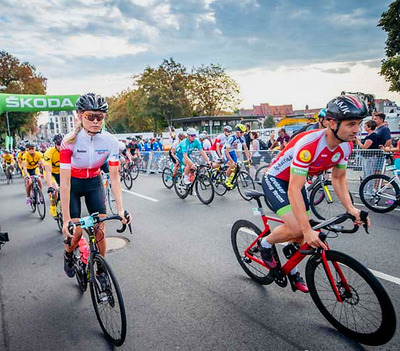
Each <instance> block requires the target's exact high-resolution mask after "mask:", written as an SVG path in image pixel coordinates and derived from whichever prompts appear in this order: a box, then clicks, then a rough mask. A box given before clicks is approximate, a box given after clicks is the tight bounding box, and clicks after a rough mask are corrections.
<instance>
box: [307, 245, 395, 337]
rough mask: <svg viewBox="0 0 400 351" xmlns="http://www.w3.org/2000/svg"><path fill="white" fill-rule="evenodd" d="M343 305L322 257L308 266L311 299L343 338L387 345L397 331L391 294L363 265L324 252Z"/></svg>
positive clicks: (313, 258) (314, 259) (333, 253)
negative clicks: (338, 298) (334, 289)
mask: <svg viewBox="0 0 400 351" xmlns="http://www.w3.org/2000/svg"><path fill="white" fill-rule="evenodd" d="M325 254H326V259H327V261H328V265H329V268H330V270H331V273H332V276H333V280H334V284H335V285H336V287H337V289H338V291H339V293H340V296H341V298H342V300H343V301H342V302H339V301H338V300H337V298H336V295H335V293H334V291H333V289H332V286H331V283H330V280H329V278H328V275H327V272H326V268H325V267H324V264H323V261H322V260H321V259H320V257H319V256H317V255H316V256H314V257H312V258H311V259H310V260H309V261H308V262H307V266H306V279H307V285H308V288H309V290H310V294H311V297H312V299H313V301H314V303H315V304H316V306H317V307H318V309H319V310H320V312H321V313H322V314H323V316H324V317H325V318H326V319H327V320H328V322H329V323H331V324H332V325H333V326H334V327H335V328H336V329H337V330H339V331H340V332H341V333H343V334H344V335H346V336H348V337H350V338H352V339H354V340H356V341H358V342H360V343H363V344H366V345H382V344H385V343H387V342H388V341H389V340H390V339H391V338H392V336H393V335H394V332H395V330H396V315H395V312H394V308H393V304H392V302H391V301H390V298H389V296H388V294H387V293H386V291H385V289H384V288H383V286H382V285H381V283H380V282H379V281H378V280H377V279H376V278H375V276H374V275H373V274H372V273H371V272H370V271H369V270H368V269H367V268H366V267H364V266H363V265H362V264H361V263H359V262H358V261H356V260H355V259H353V258H352V257H350V256H348V255H345V254H343V253H341V252H338V251H331V250H329V251H325Z"/></svg>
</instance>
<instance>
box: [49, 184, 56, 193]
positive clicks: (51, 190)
mask: <svg viewBox="0 0 400 351" xmlns="http://www.w3.org/2000/svg"><path fill="white" fill-rule="evenodd" d="M55 191H56V190H55V189H54V188H53V187H52V186H49V188H48V189H47V194H54V192H55Z"/></svg>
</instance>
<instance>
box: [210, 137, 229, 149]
mask: <svg viewBox="0 0 400 351" xmlns="http://www.w3.org/2000/svg"><path fill="white" fill-rule="evenodd" d="M226 139H227V138H226V135H225V133H221V134H219V135H218V136H217V137H216V138H215V140H214V142H213V144H212V145H211V148H210V150H211V151H217V144H220V148H222V146H224V145H225V142H226Z"/></svg>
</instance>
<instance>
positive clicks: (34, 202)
mask: <svg viewBox="0 0 400 351" xmlns="http://www.w3.org/2000/svg"><path fill="white" fill-rule="evenodd" d="M30 178H31V180H32V188H31V193H30V196H29V199H30V203H31V209H32V212H35V211H36V210H37V211H38V214H39V217H40V219H44V217H45V216H46V203H45V199H44V196H43V192H42V189H40V187H39V181H38V179H39V178H43V176H42V175H40V174H35V175H32V176H30Z"/></svg>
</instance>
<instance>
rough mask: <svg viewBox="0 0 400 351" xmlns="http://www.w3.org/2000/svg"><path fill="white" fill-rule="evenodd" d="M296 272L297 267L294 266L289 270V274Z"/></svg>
mask: <svg viewBox="0 0 400 351" xmlns="http://www.w3.org/2000/svg"><path fill="white" fill-rule="evenodd" d="M296 273H297V267H294V268H293V269H292V270H291V271H290V274H291V275H294V274H296Z"/></svg>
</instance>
